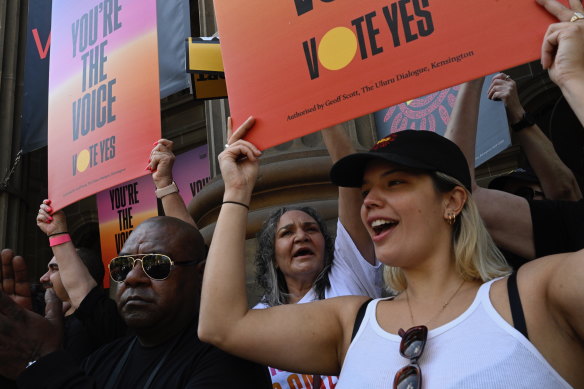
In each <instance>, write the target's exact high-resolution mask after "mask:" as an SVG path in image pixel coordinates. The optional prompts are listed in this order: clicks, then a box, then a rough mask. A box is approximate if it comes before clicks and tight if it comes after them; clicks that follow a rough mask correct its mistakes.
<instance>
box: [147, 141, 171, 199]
mask: <svg viewBox="0 0 584 389" xmlns="http://www.w3.org/2000/svg"><path fill="white" fill-rule="evenodd" d="M172 146H173V142H172V141H170V140H168V139H160V140H158V141H157V142H156V143H155V144H154V148H153V149H152V152H151V153H150V160H149V161H148V166H146V169H147V170H150V171H151V172H152V181H154V185H156V187H157V188H164V187H166V186H168V185H170V184H171V183H172V181H173V179H172V167H173V165H174V160H175V155H174V153H173V152H172Z"/></svg>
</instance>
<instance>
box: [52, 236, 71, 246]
mask: <svg viewBox="0 0 584 389" xmlns="http://www.w3.org/2000/svg"><path fill="white" fill-rule="evenodd" d="M67 242H71V237H70V236H69V234H62V235H57V236H51V237H50V238H49V246H51V247H53V246H58V245H60V244H63V243H67Z"/></svg>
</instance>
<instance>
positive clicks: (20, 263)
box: [0, 249, 32, 310]
mask: <svg viewBox="0 0 584 389" xmlns="http://www.w3.org/2000/svg"><path fill="white" fill-rule="evenodd" d="M0 256H1V257H2V272H0V291H2V292H4V294H6V295H7V296H8V297H10V298H11V299H12V300H13V301H14V302H15V303H17V304H18V305H20V306H21V307H23V308H26V309H29V310H32V298H31V289H30V282H29V281H28V276H27V272H26V263H25V262H24V258H23V257H21V256H19V255H14V252H13V251H12V250H11V249H4V250H2V252H1V253H0Z"/></svg>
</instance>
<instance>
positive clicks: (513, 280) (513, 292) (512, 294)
mask: <svg viewBox="0 0 584 389" xmlns="http://www.w3.org/2000/svg"><path fill="white" fill-rule="evenodd" d="M507 292H508V293H509V305H511V316H512V317H513V327H515V329H516V330H517V331H519V332H521V333H522V334H523V336H525V337H526V338H527V339H529V336H528V335H527V324H526V323H525V315H524V314H523V307H522V306H521V298H520V297H519V289H518V288H517V272H513V274H511V275H510V276H509V278H508V279H507Z"/></svg>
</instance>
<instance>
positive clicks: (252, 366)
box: [0, 0, 584, 389]
mask: <svg viewBox="0 0 584 389" xmlns="http://www.w3.org/2000/svg"><path fill="white" fill-rule="evenodd" d="M537 2H538V3H539V4H541V5H542V6H543V7H545V9H546V10H547V11H548V12H549V13H550V14H552V15H554V16H555V17H557V19H558V20H559V22H558V23H554V24H552V25H551V26H550V27H549V29H548V31H547V32H546V34H545V37H544V41H543V44H542V59H541V61H542V66H543V67H544V69H547V70H548V73H549V76H550V79H551V80H552V81H553V82H554V83H555V84H556V85H557V86H558V87H559V88H560V90H561V91H562V94H563V95H564V97H565V98H566V100H567V102H568V103H569V104H570V106H571V107H572V109H573V111H574V113H575V114H576V116H577V117H578V119H579V120H580V122H581V123H584V104H583V102H584V7H583V6H582V3H581V1H580V0H569V6H566V5H564V4H562V3H560V2H558V1H557V0H537ZM483 83H484V79H482V78H481V79H477V80H473V81H470V82H467V83H465V84H463V85H462V86H461V88H460V90H459V95H458V98H457V100H456V104H455V107H454V109H453V112H452V116H451V120H450V122H449V124H448V129H447V131H446V134H445V136H444V137H443V136H440V135H437V134H435V133H433V132H428V131H414V130H404V131H400V132H398V133H394V134H391V135H388V136H387V137H384V138H382V139H380V140H379V141H378V142H377V143H376V144H375V145H374V146H373V148H372V149H371V150H369V151H368V152H355V150H354V149H353V147H352V145H351V142H350V140H349V139H348V138H347V136H346V134H345V133H344V131H343V128H342V126H335V127H332V128H328V129H325V130H323V131H322V136H323V139H324V142H325V144H326V146H327V149H328V151H329V154H330V156H331V159H332V160H333V163H334V164H333V167H332V169H331V172H330V177H331V181H332V182H333V183H334V184H335V185H337V186H338V188H339V192H338V204H339V208H338V222H337V228H336V230H337V231H336V235H335V236H334V237H333V235H332V234H331V233H329V232H328V230H327V226H326V224H325V223H324V221H323V220H322V218H321V216H320V215H319V214H318V212H317V211H316V210H314V209H312V208H308V207H297V206H289V207H288V206H287V207H283V208H281V209H278V210H276V211H275V212H274V213H273V214H272V215H270V216H269V217H268V218H267V219H266V220H265V222H264V224H263V226H262V228H261V230H260V231H259V232H258V235H257V242H258V248H257V252H256V257H255V265H256V283H257V286H258V287H259V289H260V290H261V291H262V293H263V295H262V297H261V299H260V301H259V302H258V303H257V305H255V306H253V307H249V305H248V298H247V293H246V280H245V264H246V263H245V262H246V261H245V238H246V229H247V217H248V211H249V204H250V201H251V198H252V194H253V191H254V187H255V184H256V180H257V177H258V171H259V163H260V158H261V154H262V153H261V151H260V150H259V149H258V148H257V147H256V146H255V145H253V144H252V143H250V142H248V141H246V140H245V135H246V133H247V132H248V131H249V130H250V129H252V128H253V126H254V122H255V120H254V118H253V117H250V118H249V119H248V120H247V121H245V122H244V123H243V124H242V125H241V126H240V127H239V128H238V129H237V130H235V131H234V132H233V131H232V123H231V121H230V120H228V129H229V133H228V142H227V145H226V148H225V150H224V151H223V152H222V153H221V154H220V155H219V166H220V169H221V177H222V179H223V182H224V184H225V191H224V194H223V201H222V207H221V210H220V213H219V217H218V220H217V223H216V226H215V230H214V237H215V238H213V239H212V241H211V245H210V247H209V248H207V246H206V245H205V242H204V240H203V237H202V236H201V234H200V232H199V230H198V228H197V225H196V223H195V221H194V220H193V219H192V217H191V216H190V214H189V212H188V210H187V208H186V206H185V204H184V202H183V200H182V198H181V197H180V195H179V194H178V190H177V188H176V185H175V184H174V181H173V176H172V168H173V164H174V154H173V151H172V148H173V143H172V142H171V141H169V140H166V139H161V140H159V141H158V142H156V144H155V145H154V148H153V150H152V153H151V155H150V160H149V162H148V167H147V169H148V170H150V172H151V173H152V179H153V182H154V184H155V186H156V188H157V191H156V193H157V196H158V197H159V198H160V199H161V202H162V205H163V209H164V213H165V216H159V217H155V218H151V219H148V220H147V221H145V222H143V223H142V224H140V225H139V226H138V227H137V228H136V229H135V230H134V231H133V232H132V234H131V235H130V236H129V238H128V239H127V241H126V242H125V244H124V246H123V248H122V249H121V252H120V253H119V255H118V256H117V257H115V258H113V259H112V260H111V261H110V263H109V273H110V276H111V279H112V281H114V282H115V283H116V286H117V288H116V295H115V301H114V300H112V299H110V298H109V296H108V293H107V291H105V290H104V289H103V287H102V285H101V281H102V279H103V270H104V269H103V266H102V265H101V260H100V258H99V257H98V256H97V255H95V253H92V252H91V251H90V250H87V249H84V248H78V247H75V245H74V244H73V241H72V238H71V236H70V235H69V233H68V228H67V220H66V217H65V214H64V212H63V211H54V210H53V208H52V207H51V202H50V200H45V201H43V203H42V204H41V205H40V207H39V212H38V215H37V218H36V222H37V226H38V227H39V229H40V230H41V231H42V232H43V233H45V234H46V235H47V236H48V239H49V244H50V246H51V248H52V251H53V254H54V256H53V258H52V259H51V260H50V262H49V263H48V265H47V267H48V271H47V273H46V274H44V275H43V276H42V277H41V279H40V281H41V283H42V284H43V285H44V286H45V287H46V288H47V291H46V294H45V305H46V306H45V312H44V314H39V313H36V312H33V309H32V306H33V303H32V297H31V288H30V283H29V280H28V276H27V271H26V263H25V260H24V258H22V257H20V256H17V255H15V253H14V252H13V251H12V250H10V249H5V250H3V251H2V252H1V260H2V271H1V272H0V386H2V387H7V388H9V387H22V388H39V387H46V388H117V387H144V388H163V387H164V388H166V387H172V388H273V389H284V388H319V389H323V388H324V389H327V388H328V389H332V388H335V387H336V388H338V389H346V388H350V389H354V388H372V389H373V388H375V389H376V388H388V387H392V386H393V388H394V389H395V388H397V389H406V388H407V389H410V388H411V389H415V388H428V387H438V388H443V387H452V388H462V387H464V388H467V387H470V388H487V387H488V388H509V387H514V388H515V387H517V388H564V387H565V388H569V387H576V388H578V387H584V372H583V371H582V369H581V368H580V367H581V366H582V365H583V364H584V289H583V288H582V286H581V285H582V283H583V282H584V251H582V249H583V248H584V199H583V198H582V192H581V190H580V188H579V186H578V184H577V180H576V179H575V177H574V175H573V173H572V172H571V171H570V169H569V168H567V167H566V166H565V165H564V164H563V163H562V161H561V160H560V158H559V157H558V156H557V154H556V153H555V151H554V148H553V145H552V144H551V142H550V141H549V140H548V139H547V137H546V136H545V135H544V134H543V132H542V131H541V130H540V129H539V127H538V126H537V125H536V124H535V122H534V121H533V120H532V119H531V118H530V117H529V115H528V114H527V113H526V112H525V110H524V108H523V106H522V105H521V103H520V101H519V98H518V93H517V89H516V84H515V82H514V81H513V80H512V79H511V78H510V77H509V76H507V75H505V74H503V73H501V74H499V75H497V76H495V77H494V79H493V81H492V83H491V85H490V86H489V88H488V97H489V98H490V99H494V100H501V101H503V102H504V104H505V106H506V109H507V114H508V118H509V123H510V125H511V127H512V128H513V130H514V131H516V134H517V139H518V141H519V142H520V144H521V145H522V149H523V150H524V152H525V154H526V158H527V160H528V161H529V165H530V166H531V168H532V170H517V171H514V172H512V173H511V174H509V175H508V176H506V177H504V178H501V179H499V180H498V182H493V183H492V184H491V186H490V187H489V188H484V187H481V186H479V185H477V183H476V180H475V174H474V169H473V168H472V166H473V164H474V160H475V158H474V157H475V156H474V152H475V142H476V127H477V121H478V109H479V101H480V93H481V90H482V86H483ZM138 262H139V263H138Z"/></svg>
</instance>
